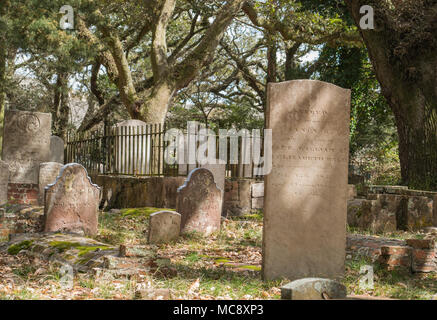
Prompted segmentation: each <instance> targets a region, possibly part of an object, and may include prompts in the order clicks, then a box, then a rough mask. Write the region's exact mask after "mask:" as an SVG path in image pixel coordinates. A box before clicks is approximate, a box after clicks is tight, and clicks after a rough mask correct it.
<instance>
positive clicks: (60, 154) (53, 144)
mask: <svg viewBox="0 0 437 320" xmlns="http://www.w3.org/2000/svg"><path fill="white" fill-rule="evenodd" d="M50 162H58V163H62V164H64V140H62V138H60V137H58V136H51V138H50Z"/></svg>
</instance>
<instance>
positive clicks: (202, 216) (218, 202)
mask: <svg viewBox="0 0 437 320" xmlns="http://www.w3.org/2000/svg"><path fill="white" fill-rule="evenodd" d="M222 202H223V201H222V190H220V189H219V188H218V187H217V185H216V184H215V182H214V176H213V174H212V173H211V171H209V170H207V169H205V168H197V169H194V170H193V171H191V172H190V174H189V175H188V178H187V180H185V183H184V185H183V186H181V187H179V188H178V191H177V199H176V211H177V212H179V213H180V214H181V218H182V219H181V232H191V231H197V232H200V233H203V234H205V235H208V234H211V233H212V232H215V231H218V230H219V229H220V221H221V212H222Z"/></svg>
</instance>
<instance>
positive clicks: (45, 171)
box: [38, 162, 63, 205]
mask: <svg viewBox="0 0 437 320" xmlns="http://www.w3.org/2000/svg"><path fill="white" fill-rule="evenodd" d="M62 167H63V165H62V164H60V163H58V162H43V163H41V164H40V165H39V180H38V186H39V195H38V202H39V204H40V205H44V193H45V187H46V186H47V185H49V184H51V183H54V182H55V181H56V178H57V177H58V175H59V172H60V171H61V168H62Z"/></svg>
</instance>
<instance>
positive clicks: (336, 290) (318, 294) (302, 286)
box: [281, 278, 346, 300]
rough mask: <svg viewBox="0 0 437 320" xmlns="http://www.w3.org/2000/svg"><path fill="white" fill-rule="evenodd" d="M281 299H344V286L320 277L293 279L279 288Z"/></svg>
mask: <svg viewBox="0 0 437 320" xmlns="http://www.w3.org/2000/svg"><path fill="white" fill-rule="evenodd" d="M281 299H282V300H331V299H346V287H345V286H344V285H342V284H341V283H339V282H337V281H334V280H331V279H322V278H305V279H299V280H295V281H293V282H290V283H288V284H286V285H285V286H283V287H282V288H281Z"/></svg>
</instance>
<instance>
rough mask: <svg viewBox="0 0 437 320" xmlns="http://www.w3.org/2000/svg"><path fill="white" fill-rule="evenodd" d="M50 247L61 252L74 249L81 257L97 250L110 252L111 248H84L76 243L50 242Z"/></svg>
mask: <svg viewBox="0 0 437 320" xmlns="http://www.w3.org/2000/svg"><path fill="white" fill-rule="evenodd" d="M50 246H51V247H54V248H56V249H58V250H59V251H61V252H64V251H66V250H70V249H76V250H78V251H79V253H78V256H79V257H81V256H83V255H85V254H87V253H89V252H94V251H96V250H97V249H100V250H111V249H113V248H111V247H108V246H84V245H81V244H80V243H77V242H68V241H52V242H50Z"/></svg>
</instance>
